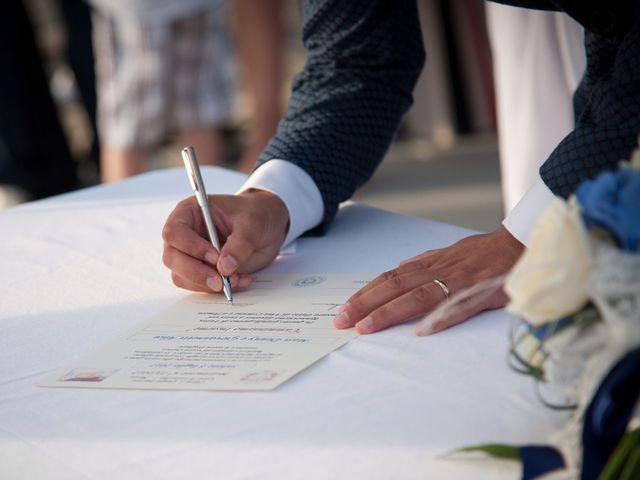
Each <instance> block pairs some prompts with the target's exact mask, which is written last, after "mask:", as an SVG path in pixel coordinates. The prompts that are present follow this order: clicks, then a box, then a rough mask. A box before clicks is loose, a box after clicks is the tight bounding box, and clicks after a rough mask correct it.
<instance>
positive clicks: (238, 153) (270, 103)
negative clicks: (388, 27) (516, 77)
mask: <svg viewBox="0 0 640 480" xmlns="http://www.w3.org/2000/svg"><path fill="white" fill-rule="evenodd" d="M264 1H265V3H264V4H263V5H267V4H269V5H270V9H271V11H272V12H273V13H274V14H273V15H272V16H271V14H269V16H270V18H269V19H268V22H267V23H269V25H266V26H265V29H266V30H265V31H264V32H263V34H264V35H265V37H263V38H262V39H261V38H254V39H248V37H247V36H246V35H244V34H243V32H247V31H248V30H249V29H252V26H251V23H252V22H254V21H255V20H256V19H258V20H259V19H260V18H262V19H264V15H259V14H258V12H255V11H253V10H252V7H251V4H252V5H253V7H255V6H256V5H259V4H262V2H263V0H260V1H257V2H256V1H255V0H254V1H253V2H246V1H245V2H244V6H243V5H242V0H235V1H232V2H229V4H232V3H233V4H236V3H237V4H236V5H227V8H228V17H225V18H226V19H227V20H226V21H227V22H228V25H227V26H228V31H226V32H225V35H227V37H226V38H227V40H228V42H226V43H224V42H223V43H222V44H217V45H218V47H216V48H218V49H219V48H228V49H229V52H228V59H227V60H229V59H230V63H229V65H230V66H229V67H228V68H229V69H230V72H229V75H230V80H229V85H230V86H231V89H232V92H231V93H230V95H232V96H233V99H234V101H233V103H232V104H231V105H230V106H227V107H225V108H227V109H228V111H226V110H225V112H226V114H225V115H224V118H222V119H221V120H220V121H217V123H216V130H217V133H216V134H217V135H219V136H220V142H221V143H220V145H222V147H219V146H214V147H212V148H214V149H218V150H215V151H216V152H218V154H219V159H218V161H217V163H219V164H221V165H223V166H225V167H228V168H237V169H241V170H245V171H246V170H247V168H248V165H250V163H251V162H252V161H253V160H255V156H257V152H259V149H260V148H261V147H260V145H261V144H262V143H261V142H264V141H266V139H267V137H268V135H267V133H265V132H267V131H269V129H270V128H271V127H272V126H273V128H275V123H276V122H277V116H279V115H280V114H282V113H283V112H284V109H285V107H286V102H287V95H288V90H289V86H290V81H291V78H292V76H293V75H294V74H295V73H296V72H297V71H299V70H300V69H301V68H302V66H303V64H304V60H305V54H304V50H303V49H302V46H301V44H300V28H301V24H302V14H301V3H300V2H299V1H298V0H269V1H268V2H267V1H266V0H264ZM6 3H7V4H8V5H5V6H4V7H0V8H4V9H5V12H3V14H2V15H1V17H2V18H4V20H3V22H4V23H5V25H4V27H5V34H4V35H9V33H6V32H7V31H9V32H10V34H11V35H13V36H12V37H11V38H5V40H6V41H5V43H4V44H5V45H10V46H13V47H15V48H10V49H6V48H3V50H15V51H16V53H15V54H14V56H13V57H11V55H10V54H9V53H8V52H5V53H4V54H2V55H3V56H2V58H0V60H1V59H4V60H3V61H4V62H5V67H7V63H8V64H9V65H8V66H11V62H14V63H13V64H14V65H15V66H13V67H12V68H11V71H15V70H16V69H18V70H25V69H26V70H27V71H26V73H24V77H23V78H22V79H21V77H20V75H19V74H17V75H14V76H17V78H15V79H14V80H13V81H14V84H12V85H10V87H11V89H13V90H10V91H15V92H17V93H16V94H15V95H13V94H12V95H8V94H5V95H4V96H7V97H9V96H10V97H12V99H11V102H12V103H11V104H9V105H7V102H9V100H8V99H5V100H4V101H2V105H1V106H2V107H5V108H4V110H5V112H11V111H12V110H11V109H14V110H13V111H18V112H22V114H21V115H22V116H26V117H29V118H22V117H21V119H20V121H16V120H15V115H14V116H13V117H11V118H10V119H9V120H6V119H5V120H2V122H3V123H4V125H5V127H6V128H4V129H3V133H2V134H3V138H2V139H0V140H1V141H2V143H1V144H0V156H4V157H5V160H2V159H0V167H3V166H4V168H5V171H6V170H7V164H11V163H18V164H20V166H21V167H20V168H19V169H17V170H20V171H17V170H16V171H12V170H11V168H9V171H12V172H13V174H14V177H13V178H18V179H19V181H18V182H15V183H17V185H18V186H19V188H11V187H12V182H11V181H6V180H5V181H3V179H2V177H0V184H3V185H1V186H0V188H3V189H4V191H5V194H4V197H3V198H4V201H5V205H10V204H13V203H17V202H20V201H24V200H29V199H34V198H43V197H46V196H48V195H51V194H56V193H62V192H63V191H68V190H71V189H74V188H80V187H85V186H90V185H95V184H97V183H100V181H101V180H104V176H105V173H104V170H103V171H102V175H101V169H100V161H101V160H100V152H101V148H102V150H103V155H104V149H105V141H104V139H103V138H100V137H101V135H100V134H99V131H100V127H98V126H97V124H96V117H97V113H96V110H97V107H96V105H97V103H98V100H97V98H98V97H99V95H98V93H99V92H98V93H97V91H96V68H94V66H96V65H99V68H98V70H99V69H100V68H102V69H103V70H104V69H105V68H106V67H105V66H104V62H105V61H104V59H103V58H102V57H100V58H102V60H100V59H98V60H96V58H95V55H96V54H98V56H100V54H99V49H98V47H97V46H96V45H94V44H93V43H92V37H93V41H94V42H95V40H96V38H97V37H96V29H103V30H102V34H104V33H105V32H104V29H105V25H106V28H107V30H106V31H107V34H108V33H110V34H111V35H113V31H114V30H117V29H118V28H121V26H120V25H117V24H116V23H115V21H114V20H113V19H114V18H118V16H117V15H116V14H114V15H111V16H108V15H104V14H103V15H102V18H101V19H99V24H96V23H95V22H96V21H97V20H96V18H97V16H96V11H95V8H96V4H97V5H98V8H100V5H99V4H100V1H99V0H95V1H94V2H93V5H89V4H87V3H85V2H83V1H81V0H22V2H20V1H12V2H6ZM106 3H109V2H106ZM113 3H119V2H113ZM120 3H123V4H126V0H124V1H123V2H120ZM161 3H162V2H161ZM164 3H166V2H164ZM187 3H188V2H187ZM222 3H223V2H222ZM418 3H419V8H420V16H421V23H422V25H423V29H422V30H423V36H424V43H425V46H426V49H427V52H428V59H427V68H425V69H424V71H423V74H422V77H421V78H420V80H419V82H418V85H417V87H416V89H415V92H414V97H415V103H414V105H413V107H412V109H411V110H410V112H409V113H408V114H407V116H406V117H405V119H404V121H403V124H402V126H401V128H400V130H399V132H398V135H397V138H396V140H395V141H394V143H393V145H392V147H391V149H390V150H389V152H388V154H387V157H386V158H385V160H384V162H383V163H382V165H381V167H380V168H379V169H378V171H377V173H376V175H375V176H374V178H373V179H372V181H370V182H369V183H368V184H367V185H366V186H365V187H364V188H363V189H362V190H361V191H359V192H358V193H357V195H356V197H355V200H357V201H361V202H366V203H368V204H371V205H374V206H377V207H380V208H384V209H388V210H391V211H394V212H399V213H404V214H409V215H415V216H420V217H425V218H429V219H434V220H439V221H443V222H447V223H452V224H457V225H461V226H465V227H468V228H472V229H476V230H481V231H489V230H493V229H495V228H496V227H498V226H499V224H500V221H501V219H502V218H503V203H502V197H501V189H500V165H499V157H498V145H497V136H496V114H495V106H494V105H495V99H494V86H493V85H494V83H493V78H492V59H491V52H490V47H489V41H488V38H487V30H486V19H485V4H484V1H482V0H459V1H456V2H450V1H447V0H419V2H418ZM248 6H249V7H248ZM242 8H245V9H247V8H249V12H247V11H245V12H244V13H242V12H241V9H242ZM25 15H26V17H25ZM167 15H168V14H167ZM243 15H244V16H243ZM19 17H25V18H24V21H23V22H20V20H19ZM105 18H106V21H105ZM26 22H28V23H26ZM92 22H94V23H92ZM217 28H222V27H217ZM7 29H8V30H7ZM109 29H111V30H109ZM190 30H191V31H193V28H190ZM154 35H155V34H154ZM29 36H31V37H32V38H33V48H35V56H34V52H32V51H29V45H27V44H28V43H29V42H28V41H26V42H25V40H24V38H26V37H29ZM130 36H131V34H130ZM107 37H108V35H107ZM125 37H126V35H125ZM101 38H102V41H106V43H107V46H109V47H110V48H111V54H112V55H114V56H115V57H117V58H120V56H119V55H122V54H121V53H120V52H116V53H115V54H114V51H113V50H114V47H113V45H111V44H110V43H109V42H113V41H114V40H113V38H111V37H109V38H107V39H106V40H105V38H104V36H103V37H101ZM154 38H155V37H154ZM243 42H245V44H244V45H243ZM249 42H253V43H249ZM122 44H123V45H125V46H126V42H122ZM220 45H226V46H227V47H220ZM267 47H269V48H271V50H269V51H268V52H267V54H268V55H266V56H265V54H260V55H256V54H255V52H256V51H257V50H256V49H258V50H259V49H260V48H267ZM101 48H102V50H103V53H102V55H103V54H104V48H105V46H104V45H103V46H102V47H101ZM212 48H213V47H212ZM214 50H215V49H214ZM276 50H277V51H276ZM215 51H218V54H219V50H215ZM272 51H273V52H272ZM252 52H253V56H254V57H256V56H257V57H258V58H251V57H252ZM271 53H273V55H274V56H273V58H271V57H269V55H271ZM201 54H202V53H201ZM204 54H206V52H205V53H204ZM204 54H202V55H204ZM27 58H29V61H30V62H31V63H32V64H30V65H28V66H26V65H25V60H26V59H27ZM112 60H113V59H112ZM218 60H219V57H218ZM190 61H194V60H193V58H191V60H190ZM101 62H102V63H101ZM27 63H29V62H27ZM36 63H39V64H40V66H41V74H40V72H38V71H37V70H38V66H37V65H35V64H36ZM225 68H227V67H226V66H225ZM103 70H99V72H100V71H103ZM4 71H5V72H6V71H8V70H6V69H4ZM111 73H113V72H111ZM103 74H104V73H102V75H103ZM40 75H41V76H42V78H41V81H40V80H38V79H39V78H40ZM265 75H270V77H269V78H270V82H271V83H272V84H273V85H268V86H267V87H264V85H263V86H262V88H263V90H262V91H260V88H261V87H260V86H256V85H255V79H256V78H264V77H265ZM223 80H224V79H222V80H219V81H220V82H222V81H223ZM110 81H111V82H113V80H110ZM180 81H181V80H180ZM5 83H6V82H5ZM267 83H268V82H267ZM34 84H37V85H35V86H34ZM178 85H179V83H178ZM36 89H37V90H38V91H39V93H38V95H39V97H38V96H36V95H34V94H33V92H34V91H35V90H36ZM44 89H46V90H47V91H46V92H45V91H44ZM7 91H8V90H7V88H6V86H5V92H7ZM47 93H48V94H49V95H50V103H51V105H50V107H51V112H49V113H47V112H46V111H45V110H47V109H43V108H42V107H41V105H43V104H45V103H47V101H48V100H47V99H46V98H45V97H46V95H47ZM20 95H24V96H25V97H29V100H28V101H27V103H24V102H23V101H22V100H21V99H20ZM132 98H133V97H132ZM274 98H275V101H274ZM265 99H267V100H265ZM268 99H270V100H268ZM20 102H23V103H20ZM166 108H172V107H166ZM113 110H114V111H116V110H117V108H116V107H113ZM261 110H262V113H261ZM29 111H31V112H35V113H33V114H28V113H27V112H29ZM265 112H266V113H265ZM50 114H51V115H54V116H55V118H52V117H51V115H50ZM116 114H117V112H116V113H114V115H116ZM7 115H9V114H8V113H6V114H5V116H7ZM98 116H99V115H98ZM31 117H34V118H31ZM274 117H275V120H274ZM56 122H58V125H59V132H58V131H57V128H58V127H56V126H55V123H56ZM98 123H99V122H98ZM52 125H53V127H52ZM18 129H21V131H22V133H21V134H20V135H22V137H25V138H22V139H18V140H16V139H15V137H16V135H17V136H18V137H19V136H20V135H18V134H16V135H14V137H8V136H7V133H6V132H9V133H11V132H14V133H15V132H16V131H17V130H18ZM58 133H59V135H58ZM200 133H202V132H200ZM125 134H126V132H124V133H123V135H125ZM196 134H198V132H196ZM38 136H42V137H44V138H43V139H42V140H41V142H42V145H37V144H38V142H40V140H38V139H37V138H36V137H38ZM52 137H56V138H52ZM58 137H59V138H58ZM114 138H118V137H117V135H114ZM186 138H189V137H186ZM60 139H62V140H63V142H61V140H60ZM110 141H111V142H114V141H113V140H110ZM183 141H184V138H181V137H179V136H177V135H175V134H173V133H171V132H169V133H168V134H166V135H161V136H158V137H157V138H155V139H154V141H153V142H151V143H153V144H152V145H151V146H149V145H146V144H145V149H148V152H146V151H145V155H146V158H148V160H146V162H147V163H144V167H143V168H144V169H152V168H163V167H167V166H178V165H181V161H180V158H179V149H180V145H181V143H182V142H183ZM259 147H260V148H259ZM109 148H111V149H112V150H114V149H115V150H116V154H118V148H120V149H122V147H121V145H120V144H116V145H115V147H114V146H113V145H107V149H109ZM202 148H208V147H206V146H204V147H202ZM256 149H258V150H256ZM16 152H17V153H16ZM137 152H138V150H135V153H136V155H137ZM112 153H113V152H112ZM1 162H4V164H3V163H1ZM103 168H104V165H103ZM34 172H35V173H37V175H35V176H39V177H41V179H39V180H38V179H36V180H29V179H28V178H26V177H29V175H31V174H34ZM134 173H135V172H134ZM61 177H65V178H61ZM101 177H102V178H101ZM43 179H44V180H43ZM112 180H113V181H115V180H117V175H116V177H114V178H113V179H112ZM43 184H46V185H48V187H46V188H43V187H42V185H43ZM6 187H9V188H6ZM0 205H1V202H0ZM0 208H1V206H0Z"/></svg>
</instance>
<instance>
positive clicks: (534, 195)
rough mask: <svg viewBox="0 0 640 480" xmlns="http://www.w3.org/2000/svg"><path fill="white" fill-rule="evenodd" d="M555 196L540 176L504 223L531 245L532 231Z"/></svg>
mask: <svg viewBox="0 0 640 480" xmlns="http://www.w3.org/2000/svg"><path fill="white" fill-rule="evenodd" d="M554 198H555V196H554V194H553V193H552V192H551V190H549V188H548V187H547V186H546V185H545V183H544V182H543V181H542V179H541V178H540V177H538V180H537V181H536V183H534V184H533V186H532V187H531V188H530V189H529V190H528V191H527V193H525V194H524V196H523V197H522V198H521V199H520V201H519V202H518V204H517V205H516V206H515V207H513V209H512V210H511V211H510V212H509V214H508V215H507V216H506V218H505V219H504V220H503V221H502V225H503V226H504V227H505V228H506V229H507V230H509V233H511V235H513V236H514V237H516V239H518V241H520V243H522V244H524V245H527V246H528V245H529V240H530V238H531V233H532V232H533V228H534V227H535V225H536V223H537V222H538V218H540V215H541V214H542V212H543V211H544V210H545V208H547V206H548V205H549V204H550V203H551V202H552V201H553V199H554Z"/></svg>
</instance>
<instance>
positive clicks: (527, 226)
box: [238, 160, 554, 246]
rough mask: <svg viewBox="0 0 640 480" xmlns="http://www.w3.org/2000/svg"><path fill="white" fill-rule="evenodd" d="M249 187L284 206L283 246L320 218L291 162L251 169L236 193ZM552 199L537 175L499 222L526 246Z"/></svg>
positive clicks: (309, 187) (311, 189)
mask: <svg viewBox="0 0 640 480" xmlns="http://www.w3.org/2000/svg"><path fill="white" fill-rule="evenodd" d="M250 188H256V189H260V190H266V191H269V192H271V193H274V194H275V195H278V196H279V197H280V198H281V199H282V201H283V202H284V203H285V205H286V206H287V209H288V210H289V222H290V223H289V231H288V233H287V237H286V239H285V242H284V245H283V246H286V245H287V244H289V243H290V242H291V241H293V240H295V239H296V238H298V237H299V236H300V235H302V234H303V233H304V232H306V231H307V230H310V229H312V228H314V227H316V226H318V225H319V224H320V222H321V221H322V217H323V216H324V204H323V202H322V196H321V195H320V190H318V187H317V186H316V184H315V183H314V181H313V180H312V179H311V177H310V176H309V174H308V173H307V172H305V171H304V170H303V169H302V168H300V167H298V166H297V165H294V164H293V163H291V162H287V161H285V160H271V161H269V162H267V163H264V164H263V165H261V166H260V167H258V169H256V171H255V172H253V174H252V175H251V176H250V177H249V178H248V179H247V181H246V182H245V183H244V184H243V185H242V187H241V188H240V190H238V193H240V192H243V191H245V190H248V189H250ZM553 198H554V195H553V193H551V191H550V190H549V189H548V188H547V186H546V185H545V184H544V182H543V181H542V179H541V178H538V180H537V182H536V183H535V184H534V185H533V187H531V188H530V189H529V191H528V192H527V193H526V194H525V195H524V197H523V198H522V199H521V200H520V202H519V203H518V204H517V205H516V206H515V207H514V208H513V210H511V212H509V214H508V215H507V217H506V218H505V219H504V221H503V222H502V224H503V225H504V227H505V228H506V229H507V230H509V232H510V233H511V234H512V235H513V236H514V237H515V238H517V239H518V240H519V241H520V242H521V243H523V244H524V245H527V244H528V241H529V237H530V236H531V231H532V230H533V227H534V226H535V224H536V221H537V219H538V217H539V216H540V214H541V213H542V211H543V210H544V209H545V208H546V206H547V205H548V204H549V203H550V202H551V200H553Z"/></svg>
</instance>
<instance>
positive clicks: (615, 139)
mask: <svg viewBox="0 0 640 480" xmlns="http://www.w3.org/2000/svg"><path fill="white" fill-rule="evenodd" d="M636 8H638V9H640V7H636ZM638 17H639V16H638V12H637V11H636V15H635V21H634V22H633V24H632V26H631V28H630V29H629V30H628V31H627V32H626V33H625V34H622V35H619V36H616V37H613V38H605V37H603V36H601V35H598V34H596V33H593V32H589V31H587V32H585V46H586V51H587V70H586V73H585V76H584V78H583V80H582V82H581V84H580V86H579V87H578V89H577V90H576V93H575V95H574V109H575V112H576V126H575V129H574V130H573V131H572V132H571V133H570V134H569V135H567V136H566V137H565V138H564V139H563V140H562V142H561V143H560V144H559V145H558V147H557V148H556V149H555V150H554V151H553V152H552V153H551V155H550V157H549V158H548V159H547V161H546V162H545V163H544V164H543V165H542V167H541V169H540V174H541V176H542V179H543V180H544V182H545V183H546V185H547V186H548V187H549V188H550V189H551V191H552V192H553V193H555V194H556V195H559V196H562V197H568V196H569V195H571V194H572V193H573V192H574V191H575V190H576V189H577V187H578V185H580V183H581V182H582V181H584V180H585V179H587V178H592V177H594V176H596V175H597V174H598V173H599V172H601V171H602V170H607V169H609V170H610V169H615V168H616V167H617V165H618V163H619V162H620V161H621V160H624V159H628V158H629V156H630V154H631V152H632V150H633V148H634V147H635V146H636V145H637V142H638V134H640V19H639V18H638Z"/></svg>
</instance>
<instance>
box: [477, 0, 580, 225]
mask: <svg viewBox="0 0 640 480" xmlns="http://www.w3.org/2000/svg"><path fill="white" fill-rule="evenodd" d="M486 7H487V26H488V29H489V39H490V42H491V48H492V53H493V72H494V80H495V87H496V106H497V115H498V136H499V140H498V141H499V149H500V167H501V171H502V193H503V201H504V209H505V213H508V212H510V211H511V209H512V208H513V207H514V206H515V205H516V204H517V203H518V201H520V199H521V198H522V196H523V195H524V194H525V193H526V192H527V190H529V188H530V187H531V186H532V185H533V184H534V183H535V181H536V180H537V179H538V178H539V173H538V169H539V168H540V165H542V164H543V163H544V161H545V160H546V159H547V157H548V156H549V154H551V152H552V151H553V150H554V149H555V147H556V146H557V145H558V144H559V143H560V141H561V140H562V139H563V138H564V137H565V136H566V135H567V134H568V133H569V132H571V130H573V128H574V115H573V103H572V100H573V92H574V91H575V90H576V88H577V86H578V84H579V83H580V80H581V79H582V76H583V74H584V69H585V66H586V57H585V50H584V44H583V39H584V30H583V28H582V27H581V26H580V25H579V24H578V23H577V22H575V21H574V20H572V19H571V18H570V17H569V16H567V15H565V14H563V13H559V12H549V11H541V10H529V9H525V8H518V7H512V6H506V5H501V4H498V3H494V2H486Z"/></svg>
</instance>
